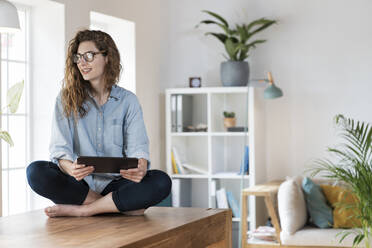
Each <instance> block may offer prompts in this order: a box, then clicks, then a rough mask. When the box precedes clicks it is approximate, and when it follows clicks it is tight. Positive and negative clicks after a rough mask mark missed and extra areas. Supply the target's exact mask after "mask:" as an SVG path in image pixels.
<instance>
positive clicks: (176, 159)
mask: <svg viewBox="0 0 372 248" xmlns="http://www.w3.org/2000/svg"><path fill="white" fill-rule="evenodd" d="M172 154H173V157H174V162H175V165H176V167H177V170H178V173H179V174H185V171H184V170H183V168H182V162H181V157H180V155H179V153H178V151H177V149H176V147H172Z"/></svg>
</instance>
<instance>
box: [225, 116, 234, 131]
mask: <svg viewBox="0 0 372 248" xmlns="http://www.w3.org/2000/svg"><path fill="white" fill-rule="evenodd" d="M235 123H236V119H235V117H233V118H225V119H223V125H224V126H225V128H226V129H227V128H228V127H235Z"/></svg>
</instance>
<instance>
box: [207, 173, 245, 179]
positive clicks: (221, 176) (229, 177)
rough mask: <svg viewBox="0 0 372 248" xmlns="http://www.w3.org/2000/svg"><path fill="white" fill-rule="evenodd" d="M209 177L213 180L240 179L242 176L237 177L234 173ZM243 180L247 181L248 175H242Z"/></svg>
mask: <svg viewBox="0 0 372 248" xmlns="http://www.w3.org/2000/svg"><path fill="white" fill-rule="evenodd" d="M211 177H212V178H215V179H241V178H242V175H238V174H237V173H236V172H223V173H216V174H212V176H211ZM244 179H249V175H244Z"/></svg>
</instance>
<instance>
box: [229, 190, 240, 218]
mask: <svg viewBox="0 0 372 248" xmlns="http://www.w3.org/2000/svg"><path fill="white" fill-rule="evenodd" d="M226 196H227V201H228V203H229V206H230V208H231V211H232V213H233V216H234V217H237V218H240V211H239V205H238V203H237V201H236V200H235V197H234V195H233V194H232V193H231V192H230V191H226Z"/></svg>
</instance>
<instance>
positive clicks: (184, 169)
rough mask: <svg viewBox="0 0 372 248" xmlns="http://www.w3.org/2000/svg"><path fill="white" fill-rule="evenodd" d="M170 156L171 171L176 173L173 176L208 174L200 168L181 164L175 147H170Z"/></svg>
mask: <svg viewBox="0 0 372 248" xmlns="http://www.w3.org/2000/svg"><path fill="white" fill-rule="evenodd" d="M171 156H172V167H173V171H174V172H175V171H177V173H175V174H193V173H198V174H208V171H206V170H204V169H202V168H200V166H197V165H192V164H189V163H184V162H182V160H181V156H180V153H179V152H178V150H177V148H176V147H172V151H171Z"/></svg>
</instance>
